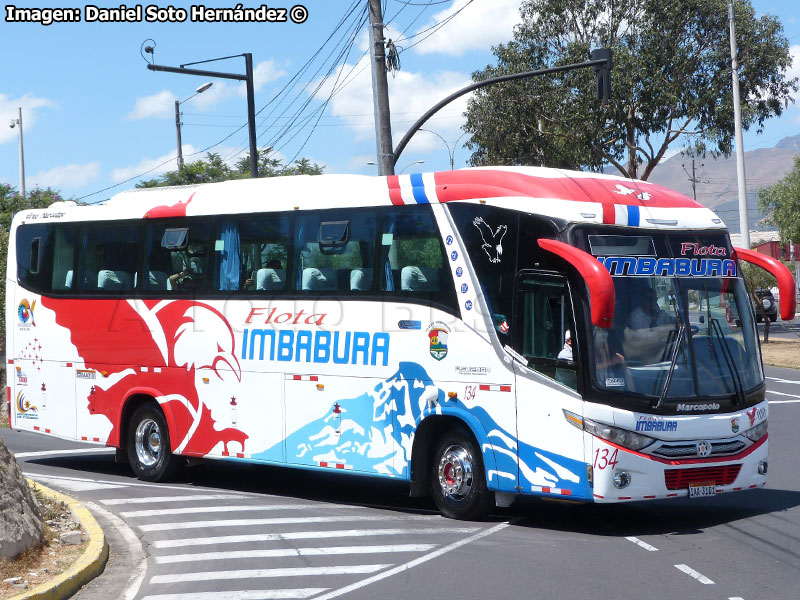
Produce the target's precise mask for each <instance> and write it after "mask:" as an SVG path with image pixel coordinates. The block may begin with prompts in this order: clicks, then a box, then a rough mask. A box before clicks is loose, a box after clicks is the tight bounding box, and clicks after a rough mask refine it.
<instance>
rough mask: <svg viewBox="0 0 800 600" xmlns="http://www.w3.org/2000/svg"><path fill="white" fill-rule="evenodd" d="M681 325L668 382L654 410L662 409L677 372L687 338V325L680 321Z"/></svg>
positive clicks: (673, 351)
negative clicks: (679, 355)
mask: <svg viewBox="0 0 800 600" xmlns="http://www.w3.org/2000/svg"><path fill="white" fill-rule="evenodd" d="M680 324H681V326H680V328H679V329H678V335H677V336H676V337H675V348H674V349H673V350H672V361H671V362H670V363H669V373H667V380H666V381H665V382H664V387H663V389H662V390H661V394H660V395H659V397H658V402H656V403H655V404H654V405H653V408H654V409H656V408H661V405H662V404H663V403H664V398H666V396H667V391H668V390H669V384H670V382H672V374H673V373H674V372H675V365H676V364H677V363H678V353H679V352H680V349H681V343H682V342H683V338H684V337H685V336H686V325H685V324H684V323H683V321H680Z"/></svg>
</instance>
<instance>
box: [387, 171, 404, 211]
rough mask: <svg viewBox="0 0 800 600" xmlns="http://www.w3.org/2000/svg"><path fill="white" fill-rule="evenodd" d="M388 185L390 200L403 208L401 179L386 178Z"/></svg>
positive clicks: (396, 177) (394, 176)
mask: <svg viewBox="0 0 800 600" xmlns="http://www.w3.org/2000/svg"><path fill="white" fill-rule="evenodd" d="M386 183H387V184H388V185H389V200H391V201H392V204H396V205H398V206H401V205H403V204H404V202H403V194H402V193H401V192H400V178H399V177H398V176H397V175H389V176H388V177H387V178H386Z"/></svg>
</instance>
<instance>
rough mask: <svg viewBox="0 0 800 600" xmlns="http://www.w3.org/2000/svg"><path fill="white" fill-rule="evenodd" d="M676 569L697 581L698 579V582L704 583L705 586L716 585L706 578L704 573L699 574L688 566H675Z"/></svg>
mask: <svg viewBox="0 0 800 600" xmlns="http://www.w3.org/2000/svg"><path fill="white" fill-rule="evenodd" d="M675 568H676V569H678V570H679V571H683V572H684V573H686V574H687V575H688V576H689V577H694V578H695V579H697V581H699V582H700V583H702V584H704V585H712V584H713V583H714V582H713V581H711V580H710V579H709V578H708V577H706V576H705V575H703V574H702V573H698V572H697V571H695V570H694V569H693V568H691V567H689V566H687V565H675Z"/></svg>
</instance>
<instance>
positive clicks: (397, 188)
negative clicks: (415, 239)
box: [21, 167, 725, 229]
mask: <svg viewBox="0 0 800 600" xmlns="http://www.w3.org/2000/svg"><path fill="white" fill-rule="evenodd" d="M455 201H465V202H476V203H477V202H480V203H482V204H487V205H490V206H498V207H502V208H507V209H511V210H518V211H522V212H526V213H532V214H541V215H546V216H550V217H554V218H558V219H563V220H566V221H570V222H583V223H595V224H607V225H621V226H628V227H651V228H663V229H687V228H691V229H707V228H714V229H724V228H725V225H724V224H723V223H722V221H721V219H719V218H718V217H717V216H716V215H715V214H714V213H713V212H712V211H711V210H709V209H708V208H706V207H704V206H702V205H701V204H698V203H697V202H695V201H693V200H692V199H690V198H687V197H686V196H684V195H682V194H679V193H678V192H675V191H673V190H670V189H668V188H665V187H663V186H659V185H657V184H653V183H650V182H647V181H638V180H632V179H625V178H623V177H619V176H614V175H602V174H598V173H588V172H582V171H566V170H561V169H550V168H545V167H479V168H470V169H459V170H457V171H440V172H435V173H416V174H406V175H392V176H388V177H372V176H366V175H315V176H310V175H300V176H286V177H269V178H264V179H237V180H231V181H224V182H219V183H207V184H198V185H190V186H178V187H161V188H145V189H136V190H130V191H125V192H122V193H119V194H116V195H115V196H113V197H112V198H111V199H110V200H108V201H105V202H102V203H99V204H96V205H91V206H68V204H69V203H58V205H57V206H56V205H54V206H52V207H50V208H48V209H43V210H38V211H22V213H21V214H23V217H22V218H23V219H24V220H26V221H28V220H30V219H37V220H39V221H41V220H48V221H49V220H64V221H73V220H96V219H97V220H100V219H135V218H159V217H179V216H193V215H206V214H248V213H254V212H264V211H269V212H271V211H289V210H312V209H325V208H345V207H366V206H385V205H405V204H433V203H446V202H455ZM32 214H36V216H35V217H34V216H32Z"/></svg>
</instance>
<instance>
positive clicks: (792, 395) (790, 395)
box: [767, 390, 800, 398]
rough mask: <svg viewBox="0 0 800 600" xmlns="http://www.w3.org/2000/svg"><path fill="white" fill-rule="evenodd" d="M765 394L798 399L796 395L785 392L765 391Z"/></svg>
mask: <svg viewBox="0 0 800 600" xmlns="http://www.w3.org/2000/svg"><path fill="white" fill-rule="evenodd" d="M767 394H775V395H777V396H788V397H789V398H800V396H798V395H797V394H787V393H786V392H776V391H773V390H767Z"/></svg>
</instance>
